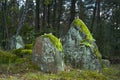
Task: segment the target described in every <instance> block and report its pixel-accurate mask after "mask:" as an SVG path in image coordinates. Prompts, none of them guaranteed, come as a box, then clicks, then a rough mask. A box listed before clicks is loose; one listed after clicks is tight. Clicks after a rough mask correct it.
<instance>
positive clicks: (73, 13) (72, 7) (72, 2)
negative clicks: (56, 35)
mask: <svg viewBox="0 0 120 80" xmlns="http://www.w3.org/2000/svg"><path fill="white" fill-rule="evenodd" d="M75 3H76V0H71V8H70V21H69V25H70V24H71V23H72V21H73V20H74V17H75Z"/></svg>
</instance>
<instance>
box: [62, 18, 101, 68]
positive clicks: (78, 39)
mask: <svg viewBox="0 0 120 80" xmlns="http://www.w3.org/2000/svg"><path fill="white" fill-rule="evenodd" d="M78 21H79V20H78ZM76 23H77V24H76V25H74V24H73V23H72V24H71V26H70V29H69V31H68V33H67V35H66V36H65V40H64V41H63V47H64V54H65V62H66V64H69V65H72V67H75V68H82V69H90V70H100V69H101V61H100V59H99V56H101V55H100V54H96V53H95V49H96V51H97V46H96V44H95V41H94V40H93V41H91V39H92V37H91V35H90V36H89V34H86V33H85V32H84V31H82V27H83V26H84V25H81V23H79V22H76ZM81 26H82V27H81ZM88 33H89V32H88ZM86 38H90V40H88V42H87V39H86ZM84 40H86V42H85V43H84V44H83V43H82V41H84ZM90 41H91V42H90Z"/></svg>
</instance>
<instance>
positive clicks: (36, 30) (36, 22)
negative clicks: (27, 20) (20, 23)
mask: <svg viewBox="0 0 120 80" xmlns="http://www.w3.org/2000/svg"><path fill="white" fill-rule="evenodd" d="M39 21H40V20H39V0H36V16H35V33H36V36H37V35H38V33H39V31H40V26H39Z"/></svg>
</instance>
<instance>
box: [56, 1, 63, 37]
mask: <svg viewBox="0 0 120 80" xmlns="http://www.w3.org/2000/svg"><path fill="white" fill-rule="evenodd" d="M62 5H63V0H59V9H58V13H59V14H58V29H57V31H58V36H59V37H60V32H61V31H60V21H61V16H62Z"/></svg>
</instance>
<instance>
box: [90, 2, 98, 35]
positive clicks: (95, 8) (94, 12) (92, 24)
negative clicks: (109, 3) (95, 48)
mask: <svg viewBox="0 0 120 80" xmlns="http://www.w3.org/2000/svg"><path fill="white" fill-rule="evenodd" d="M96 10H97V0H96V2H95V7H94V9H93V18H92V23H91V32H92V33H94V28H93V26H94V21H95V16H96Z"/></svg>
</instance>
